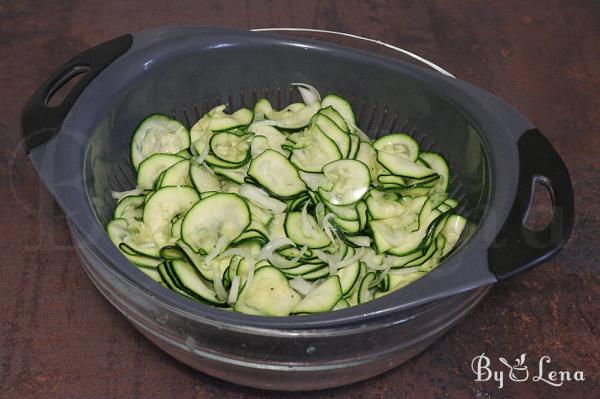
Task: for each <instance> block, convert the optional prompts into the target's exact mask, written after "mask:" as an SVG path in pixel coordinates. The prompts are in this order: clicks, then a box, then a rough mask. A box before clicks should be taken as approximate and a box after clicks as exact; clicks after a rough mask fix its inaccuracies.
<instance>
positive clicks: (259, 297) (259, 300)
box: [234, 266, 301, 316]
mask: <svg viewBox="0 0 600 399" xmlns="http://www.w3.org/2000/svg"><path fill="white" fill-rule="evenodd" d="M300 301H301V297H300V295H299V294H298V293H296V292H295V291H294V290H293V289H292V288H291V287H290V284H289V283H288V280H287V278H286V277H285V275H284V274H283V273H282V272H281V271H280V270H279V269H277V268H275V267H273V266H264V267H261V268H259V269H258V270H256V271H255V272H254V276H253V278H252V281H251V282H250V284H245V285H244V288H243V289H242V292H241V293H240V295H239V297H238V300H237V301H236V303H235V305H234V309H235V310H236V311H238V312H242V313H247V314H253V315H263V316H287V315H289V314H290V312H291V311H292V309H294V307H295V306H296V305H297V304H298V303H300Z"/></svg>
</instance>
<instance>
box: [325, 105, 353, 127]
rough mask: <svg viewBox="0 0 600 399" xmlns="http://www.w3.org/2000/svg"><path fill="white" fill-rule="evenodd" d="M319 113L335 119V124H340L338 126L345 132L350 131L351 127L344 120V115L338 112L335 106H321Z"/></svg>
mask: <svg viewBox="0 0 600 399" xmlns="http://www.w3.org/2000/svg"><path fill="white" fill-rule="evenodd" d="M319 113H320V114H323V115H325V116H326V117H328V118H329V119H331V120H332V121H334V122H335V124H336V125H338V127H339V128H340V129H342V130H343V131H344V132H346V133H350V128H349V127H348V124H347V123H346V121H345V120H344V117H343V116H342V115H340V113H339V112H337V111H336V110H335V108H333V107H332V106H331V105H330V106H327V107H323V108H321V110H319Z"/></svg>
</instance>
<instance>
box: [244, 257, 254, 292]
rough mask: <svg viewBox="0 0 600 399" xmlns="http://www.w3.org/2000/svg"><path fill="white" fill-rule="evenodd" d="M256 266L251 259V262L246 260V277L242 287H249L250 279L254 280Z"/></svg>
mask: <svg viewBox="0 0 600 399" xmlns="http://www.w3.org/2000/svg"><path fill="white" fill-rule="evenodd" d="M255 265H256V262H254V260H253V259H252V260H251V261H250V260H248V275H247V276H246V282H245V283H244V286H246V285H247V286H250V283H252V279H253V278H254V270H255V269H254V266H255Z"/></svg>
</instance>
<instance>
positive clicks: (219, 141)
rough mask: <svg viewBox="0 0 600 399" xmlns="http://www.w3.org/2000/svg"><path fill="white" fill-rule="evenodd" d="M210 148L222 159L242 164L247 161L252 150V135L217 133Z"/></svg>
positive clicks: (211, 140) (212, 138) (211, 141)
mask: <svg viewBox="0 0 600 399" xmlns="http://www.w3.org/2000/svg"><path fill="white" fill-rule="evenodd" d="M209 145H210V150H211V151H212V153H213V154H214V155H215V156H216V157H217V158H219V159H220V160H222V161H225V162H229V163H233V164H242V163H245V161H247V158H248V156H249V150H250V136H249V135H244V136H238V135H236V134H234V133H230V132H218V133H215V134H214V135H213V136H212V137H211V139H210V143H209Z"/></svg>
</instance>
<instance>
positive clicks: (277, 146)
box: [248, 125, 289, 156]
mask: <svg viewBox="0 0 600 399" xmlns="http://www.w3.org/2000/svg"><path fill="white" fill-rule="evenodd" d="M248 131H249V132H250V133H254V136H255V137H254V140H256V139H257V138H261V137H263V138H264V139H266V140H267V142H266V144H267V145H268V148H270V149H272V150H275V151H277V152H279V153H281V154H282V155H284V156H287V155H289V152H288V151H286V150H284V149H283V148H282V147H281V146H282V145H283V144H284V143H285V142H286V139H287V138H286V136H285V134H283V133H281V132H280V131H279V130H277V129H276V128H274V127H273V126H265V125H252V126H250V128H249V129H248ZM265 149H266V148H265ZM252 151H253V154H252V155H253V156H254V141H253V143H252ZM261 153H262V152H257V154H256V155H260V154H261Z"/></svg>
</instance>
